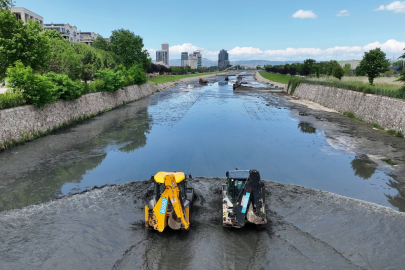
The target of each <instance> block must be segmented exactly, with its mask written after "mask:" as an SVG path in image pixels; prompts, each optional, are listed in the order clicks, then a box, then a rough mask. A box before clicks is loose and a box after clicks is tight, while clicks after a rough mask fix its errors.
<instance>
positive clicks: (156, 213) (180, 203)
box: [145, 172, 194, 232]
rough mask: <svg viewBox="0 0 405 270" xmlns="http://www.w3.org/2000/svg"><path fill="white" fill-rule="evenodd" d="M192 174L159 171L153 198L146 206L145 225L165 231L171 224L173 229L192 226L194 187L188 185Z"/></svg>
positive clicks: (185, 228) (153, 178)
mask: <svg viewBox="0 0 405 270" xmlns="http://www.w3.org/2000/svg"><path fill="white" fill-rule="evenodd" d="M187 178H189V179H191V175H190V174H188V175H186V174H184V173H182V172H158V173H157V174H155V175H152V177H151V179H152V180H153V181H154V194H153V199H152V200H150V202H149V206H145V227H146V228H151V229H155V230H157V231H159V232H163V230H164V229H165V228H166V226H168V225H169V227H170V228H172V229H173V230H180V229H184V230H188V229H189V228H190V208H191V203H192V201H193V198H194V189H193V188H188V187H187Z"/></svg>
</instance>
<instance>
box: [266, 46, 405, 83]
mask: <svg viewBox="0 0 405 270" xmlns="http://www.w3.org/2000/svg"><path fill="white" fill-rule="evenodd" d="M404 50H405V49H404ZM399 59H405V53H404V55H402V56H400V57H399ZM393 64H394V65H395V64H396V65H398V66H399V67H398V68H397V71H399V72H401V74H400V77H399V79H398V80H399V81H403V82H405V70H403V61H397V62H395V63H393ZM390 65H391V63H390V61H389V60H388V59H387V57H386V54H385V53H384V52H383V51H382V50H381V48H376V49H373V50H370V51H368V52H365V53H364V56H363V59H362V60H361V61H360V64H359V65H358V66H357V67H356V69H355V72H354V74H353V71H352V68H351V65H350V64H345V66H344V67H342V66H341V65H340V64H339V63H338V62H337V61H335V60H331V61H328V62H319V63H317V62H316V61H315V60H314V59H306V60H305V61H304V62H303V63H293V64H285V65H275V66H271V65H268V66H264V68H265V70H266V71H267V72H273V73H280V74H284V75H288V74H289V75H291V76H296V75H300V76H311V75H315V76H316V77H317V78H319V77H320V75H326V76H334V77H335V78H338V79H339V80H341V79H342V77H343V76H352V75H356V76H367V77H368V80H369V83H370V85H373V83H374V79H375V78H377V77H378V76H380V75H381V74H383V73H385V72H388V71H389V70H390V69H389V67H390ZM401 65H402V66H401Z"/></svg>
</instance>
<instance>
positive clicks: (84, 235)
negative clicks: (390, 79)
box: [0, 76, 405, 270]
mask: <svg viewBox="0 0 405 270" xmlns="http://www.w3.org/2000/svg"><path fill="white" fill-rule="evenodd" d="M232 79H235V77H231V80H232ZM210 80H211V82H210V83H209V85H207V86H201V85H199V84H198V83H196V82H194V83H190V84H180V85H178V86H176V87H173V88H171V89H167V90H165V91H162V92H160V93H157V94H155V95H153V96H150V97H148V98H145V99H142V100H139V101H137V102H133V103H131V104H127V105H125V106H123V107H121V108H118V109H115V110H113V111H110V112H107V113H104V114H102V115H99V116H97V117H94V118H92V119H90V120H87V121H84V122H82V123H80V124H77V125H74V126H71V127H69V128H66V129H64V130H62V131H59V132H55V133H53V134H52V135H49V136H46V137H43V138H40V139H38V140H35V141H33V142H29V143H26V144H24V145H21V146H19V147H15V148H12V149H10V150H8V151H5V152H3V153H0V171H1V173H0V211H1V212H0V269H1V270H3V269H17V270H18V269H38V270H39V269H115V270H118V269H207V268H209V269H399V268H401V265H404V264H405V257H404V256H403V250H404V249H405V239H404V238H403V232H404V230H405V225H404V224H405V213H402V212H404V211H405V207H404V206H405V203H404V197H405V195H404V193H403V192H402V190H403V184H402V182H403V179H402V178H401V175H399V174H398V173H397V172H398V169H397V168H398V167H392V166H388V165H386V164H384V163H383V162H381V161H380V160H379V158H376V155H377V154H378V153H379V152H378V151H381V152H382V153H385V154H387V153H389V154H390V155H393V156H395V153H396V154H397V155H398V156H401V155H402V156H403V152H401V151H400V150H397V149H398V148H393V147H391V146H384V145H382V146H381V145H380V144H381V143H380V142H382V141H384V142H390V143H393V144H394V143H395V144H397V145H399V144H401V142H400V141H399V140H400V139H399V138H393V139H391V137H389V135H387V134H386V133H382V132H380V131H374V130H372V129H371V128H370V127H369V126H368V125H366V124H364V125H360V126H359V124H357V123H356V122H354V120H352V119H349V118H345V117H344V116H342V115H340V114H338V113H336V112H326V111H322V110H323V109H322V110H314V109H311V108H308V107H305V106H303V105H302V104H301V105H300V104H298V103H296V101H294V100H292V99H291V97H288V96H286V95H285V94H283V93H277V92H274V91H273V90H272V89H269V86H267V85H262V84H259V83H257V82H256V81H255V80H254V79H253V77H252V76H247V77H245V78H244V80H245V81H247V82H248V83H249V86H250V87H246V88H244V89H238V90H236V91H233V89H232V86H231V85H230V84H225V83H224V82H221V83H218V82H217V80H218V79H210ZM364 132H366V133H364ZM370 132H371V133H373V132H380V133H378V135H376V136H382V137H381V140H377V139H376V137H371V146H370V144H368V143H367V141H370V140H369V139H368V137H367V136H364V134H369V133H370ZM353 134H354V135H353ZM376 134H377V133H376ZM373 136H374V135H373ZM387 136H388V137H387ZM393 144H392V145H393ZM234 168H238V169H253V168H255V169H257V170H259V171H260V174H261V177H262V179H266V180H272V181H264V182H265V185H266V213H267V219H268V225H267V226H266V227H265V228H264V229H258V228H256V227H254V226H245V227H244V228H242V229H227V228H222V226H221V197H220V192H219V187H220V185H221V183H222V182H223V181H224V178H223V177H224V176H225V172H226V171H227V170H229V169H234ZM161 170H166V171H173V170H177V171H184V172H189V173H191V174H192V175H193V176H194V179H193V180H191V181H190V183H189V185H190V186H191V187H193V188H194V189H195V194H196V198H195V201H194V203H193V208H192V210H191V221H190V223H191V227H190V230H189V231H172V230H169V229H167V230H165V231H164V232H163V233H158V232H156V231H151V230H146V229H145V228H144V210H143V207H144V205H146V204H147V202H148V196H150V194H151V192H152V187H153V185H152V182H151V181H150V180H147V179H149V178H150V175H151V174H154V173H156V172H158V171H161ZM220 177H222V178H220ZM145 180H146V181H145ZM303 186H304V187H303ZM341 195H343V196H341ZM398 210H399V211H398Z"/></svg>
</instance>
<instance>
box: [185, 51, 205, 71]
mask: <svg viewBox="0 0 405 270" xmlns="http://www.w3.org/2000/svg"><path fill="white" fill-rule="evenodd" d="M188 60H189V62H190V66H191V68H192V69H196V68H200V67H202V54H201V52H200V51H194V52H193V53H192V54H190V55H189V57H188ZM191 63H193V65H191Z"/></svg>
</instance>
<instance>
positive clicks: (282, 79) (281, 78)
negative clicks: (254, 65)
mask: <svg viewBox="0 0 405 270" xmlns="http://www.w3.org/2000/svg"><path fill="white" fill-rule="evenodd" d="M259 73H260V75H262V77H263V78H265V79H267V80H270V81H274V82H278V83H284V84H288V82H289V81H290V79H291V77H292V76H291V75H283V74H280V73H272V72H267V71H259Z"/></svg>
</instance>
